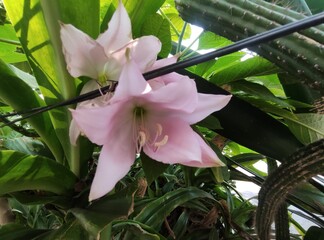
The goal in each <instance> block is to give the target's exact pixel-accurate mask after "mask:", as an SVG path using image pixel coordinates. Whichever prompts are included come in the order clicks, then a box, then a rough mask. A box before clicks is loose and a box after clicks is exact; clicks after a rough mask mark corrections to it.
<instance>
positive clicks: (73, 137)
mask: <svg viewBox="0 0 324 240" xmlns="http://www.w3.org/2000/svg"><path fill="white" fill-rule="evenodd" d="M80 134H81V131H80V128H79V126H78V125H77V124H76V122H75V121H74V120H73V119H72V120H71V123H70V128H69V136H70V142H71V144H72V145H73V146H76V145H77V144H76V142H77V140H78V138H79V136H80Z"/></svg>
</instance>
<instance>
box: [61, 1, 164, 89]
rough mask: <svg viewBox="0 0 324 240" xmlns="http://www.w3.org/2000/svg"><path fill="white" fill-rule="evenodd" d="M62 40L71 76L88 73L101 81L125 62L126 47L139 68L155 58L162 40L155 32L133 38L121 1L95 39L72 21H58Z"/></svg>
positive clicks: (115, 76) (113, 75) (116, 72)
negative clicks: (69, 22)
mask: <svg viewBox="0 0 324 240" xmlns="http://www.w3.org/2000/svg"><path fill="white" fill-rule="evenodd" d="M61 40H62V45H63V53H64V56H65V60H66V63H67V69H68V71H69V73H70V74H71V75H72V76H73V77H79V76H88V77H91V78H92V79H95V80H97V81H99V82H100V83H105V82H106V81H107V80H117V79H118V77H119V74H120V71H121V67H122V66H123V65H124V64H125V63H126V58H125V50H126V49H127V48H128V49H130V50H129V51H130V56H131V57H132V58H133V59H134V61H136V64H137V65H138V66H139V68H140V69H141V71H142V72H143V71H145V70H146V68H148V67H150V66H151V65H152V64H153V63H154V62H155V60H156V57H157V54H158V53H159V52H160V50H161V43H160V41H159V40H158V39H157V38H156V37H154V36H144V37H141V38H138V39H135V40H133V39H132V30H131V22H130V19H129V17H128V14H127V12H126V9H125V7H124V6H123V4H122V2H121V1H119V5H118V8H117V9H116V12H115V13H114V14H113V16H112V18H111V20H110V22H109V24H108V30H107V31H105V32H104V33H102V34H101V35H100V36H99V37H98V38H97V39H96V40H94V39H92V38H91V37H89V36H88V35H87V34H85V33H83V32H81V31H80V30H78V29H77V28H75V27H74V26H72V25H71V24H61Z"/></svg>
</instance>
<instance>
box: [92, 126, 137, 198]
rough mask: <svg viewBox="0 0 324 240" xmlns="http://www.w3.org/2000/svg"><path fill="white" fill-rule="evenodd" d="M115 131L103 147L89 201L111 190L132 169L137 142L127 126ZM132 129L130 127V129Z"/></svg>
mask: <svg viewBox="0 0 324 240" xmlns="http://www.w3.org/2000/svg"><path fill="white" fill-rule="evenodd" d="M129 127H130V126H124V129H119V130H120V131H114V133H115V134H114V135H113V136H111V140H110V141H109V142H107V143H106V144H105V145H104V146H103V147H102V149H101V153H100V156H99V160H98V166H97V170H96V173H95V176H94V179H93V182H92V185H91V189H90V195H89V201H92V200H95V199H97V198H100V197H102V196H104V195H105V194H107V193H108V192H110V191H111V190H112V189H113V188H114V187H115V185H116V183H117V182H118V181H119V180H120V179H122V178H123V177H124V176H125V175H126V174H127V173H128V171H129V170H130V168H131V166H132V164H133V163H134V160H135V144H134V143H133V142H132V138H131V137H130V136H129V134H130V133H129V132H127V131H125V128H129ZM128 130H130V129H128Z"/></svg>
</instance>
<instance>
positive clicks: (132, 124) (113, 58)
mask: <svg viewBox="0 0 324 240" xmlns="http://www.w3.org/2000/svg"><path fill="white" fill-rule="evenodd" d="M131 36H132V35H131V23H130V19H129V17H128V14H127V12H126V10H125V8H124V6H123V5H122V4H121V2H120V3H119V6H118V8H117V10H116V12H115V13H114V15H113V17H112V19H111V21H110V23H109V25H108V30H107V31H106V32H104V33H103V34H101V35H100V36H99V37H98V39H96V40H94V39H92V38H90V37H89V36H88V35H86V34H85V33H83V32H81V31H79V30H78V29H76V28H74V27H73V26H72V25H65V24H62V25H61V39H62V43H63V52H64V55H65V59H66V62H67V68H68V71H69V72H70V74H71V75H72V76H73V77H79V76H88V77H91V78H92V79H93V80H90V81H89V82H88V83H86V84H85V86H84V89H83V90H82V92H87V91H91V90H93V89H95V88H98V86H97V84H100V85H104V84H109V81H108V80H115V81H118V85H117V87H116V90H115V92H114V94H113V95H110V96H102V97H100V98H98V99H94V100H90V101H87V102H84V103H81V104H79V105H78V106H77V108H76V109H75V110H71V112H72V116H73V121H72V123H71V127H70V137H71V142H72V144H76V140H77V137H78V136H79V134H80V133H83V134H84V135H85V136H87V137H88V138H89V140H90V141H92V142H93V143H95V144H98V145H102V150H101V153H100V157H99V161H98V166H97V170H96V173H95V177H94V179H93V183H92V186H91V190H90V196H89V200H94V199H97V198H99V197H102V196H103V195H105V194H106V193H108V192H109V191H111V190H112V189H113V188H114V186H115V184H116V183H117V182H118V181H119V180H120V179H121V178H123V177H124V176H125V175H126V174H127V173H128V171H129V170H130V168H131V166H132V164H133V163H134V161H135V156H136V154H139V153H140V152H141V151H143V152H145V154H147V155H148V156H150V157H151V158H152V159H154V160H156V161H160V162H163V163H168V164H175V163H179V164H182V165H186V166H193V167H215V166H223V165H224V164H223V163H222V162H221V161H220V160H219V158H218V157H217V155H216V154H215V152H214V151H213V150H212V149H211V148H210V147H209V146H208V145H207V144H206V142H205V141H204V140H203V139H202V138H201V137H200V136H199V135H198V134H197V133H196V132H195V131H193V130H192V128H191V127H190V125H192V124H195V123H197V122H198V121H201V120H202V119H204V118H205V117H207V116H208V115H209V114H211V113H213V112H215V111H218V110H220V109H222V108H223V107H224V106H226V105H227V103H228V102H229V101H230V98H231V96H228V95H211V94H200V93H198V92H197V88H196V84H195V82H194V81H193V80H192V79H190V78H188V77H186V76H183V75H180V74H177V73H171V74H167V75H164V76H161V77H158V78H155V79H152V80H149V81H146V80H145V79H144V78H143V75H142V73H143V72H146V71H150V70H153V69H156V68H159V67H162V66H167V65H169V64H171V63H173V62H175V61H176V60H177V59H176V58H175V57H171V58H168V59H163V60H159V61H156V58H157V54H158V53H159V52H160V49H161V43H160V41H159V40H158V39H157V38H156V37H154V36H144V37H141V38H138V39H134V40H133V39H132V37H131Z"/></svg>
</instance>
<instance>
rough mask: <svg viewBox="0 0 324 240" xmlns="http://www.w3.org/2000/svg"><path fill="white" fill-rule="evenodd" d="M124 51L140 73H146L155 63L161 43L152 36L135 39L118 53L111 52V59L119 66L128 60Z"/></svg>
mask: <svg viewBox="0 0 324 240" xmlns="http://www.w3.org/2000/svg"><path fill="white" fill-rule="evenodd" d="M126 50H127V51H129V53H128V54H129V58H130V59H131V60H133V61H134V62H135V63H136V64H137V66H138V67H139V69H140V72H142V73H143V72H146V71H147V69H149V68H151V66H152V65H153V63H154V62H155V61H156V57H157V54H158V53H159V52H160V50H161V42H160V40H159V39H158V38H156V37H154V36H144V37H141V38H137V39H135V40H133V41H131V42H129V43H128V44H127V45H125V46H123V47H122V48H121V49H119V50H118V51H115V52H112V53H111V57H113V58H114V59H116V60H117V61H118V62H119V64H120V65H121V66H123V65H124V64H126V62H127V61H128V59H127V58H126V57H125V56H126Z"/></svg>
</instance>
